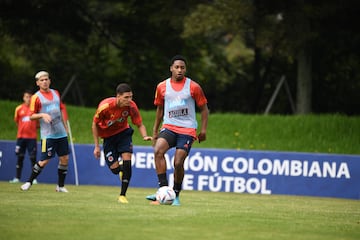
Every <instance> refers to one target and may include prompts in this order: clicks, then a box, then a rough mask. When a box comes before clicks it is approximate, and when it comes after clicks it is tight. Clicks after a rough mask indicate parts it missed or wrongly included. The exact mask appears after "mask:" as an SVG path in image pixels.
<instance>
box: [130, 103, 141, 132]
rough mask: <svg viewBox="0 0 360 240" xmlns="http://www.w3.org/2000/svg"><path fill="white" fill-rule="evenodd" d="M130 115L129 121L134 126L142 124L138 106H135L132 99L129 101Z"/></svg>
mask: <svg viewBox="0 0 360 240" xmlns="http://www.w3.org/2000/svg"><path fill="white" fill-rule="evenodd" d="M130 117H131V122H132V123H133V124H135V125H136V126H139V125H140V124H142V118H141V115H140V111H139V108H138V107H137V105H136V103H135V102H134V101H131V103H130Z"/></svg>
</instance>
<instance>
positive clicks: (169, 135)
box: [158, 128, 195, 154]
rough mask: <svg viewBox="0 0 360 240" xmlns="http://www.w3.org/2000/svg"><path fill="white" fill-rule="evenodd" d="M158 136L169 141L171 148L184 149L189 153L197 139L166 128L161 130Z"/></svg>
mask: <svg viewBox="0 0 360 240" xmlns="http://www.w3.org/2000/svg"><path fill="white" fill-rule="evenodd" d="M158 138H164V139H165V140H166V141H167V142H168V144H169V147H170V148H172V147H176V149H183V150H185V151H186V152H187V153H188V154H189V152H190V149H191V146H192V144H193V142H194V140H195V139H194V137H193V136H190V135H186V134H179V133H176V132H173V131H170V130H169V129H166V128H163V129H161V130H160V133H159V135H158Z"/></svg>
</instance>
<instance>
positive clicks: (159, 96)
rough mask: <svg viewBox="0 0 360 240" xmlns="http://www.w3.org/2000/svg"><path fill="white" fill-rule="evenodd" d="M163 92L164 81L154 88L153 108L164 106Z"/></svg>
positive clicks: (164, 88)
mask: <svg viewBox="0 0 360 240" xmlns="http://www.w3.org/2000/svg"><path fill="white" fill-rule="evenodd" d="M165 90H166V81H162V82H161V83H159V84H158V85H157V87H156V91H155V99H154V105H155V106H163V105H164V97H165Z"/></svg>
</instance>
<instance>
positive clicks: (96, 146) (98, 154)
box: [91, 122, 100, 159]
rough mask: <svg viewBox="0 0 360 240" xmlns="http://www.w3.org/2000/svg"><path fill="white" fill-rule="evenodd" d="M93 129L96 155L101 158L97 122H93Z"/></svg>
mask: <svg viewBox="0 0 360 240" xmlns="http://www.w3.org/2000/svg"><path fill="white" fill-rule="evenodd" d="M91 130H92V133H93V137H94V145H95V146H94V157H95V158H97V159H99V158H100V145H99V133H98V129H97V126H96V123H94V122H93V123H92V126H91Z"/></svg>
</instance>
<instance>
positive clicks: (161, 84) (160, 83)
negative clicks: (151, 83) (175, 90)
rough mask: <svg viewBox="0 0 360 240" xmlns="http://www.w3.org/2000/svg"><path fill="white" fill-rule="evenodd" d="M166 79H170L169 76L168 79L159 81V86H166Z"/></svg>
mask: <svg viewBox="0 0 360 240" xmlns="http://www.w3.org/2000/svg"><path fill="white" fill-rule="evenodd" d="M166 80H168V78H167V79H164V80H162V81H161V82H159V83H158V85H157V87H162V86H165V85H166Z"/></svg>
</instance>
